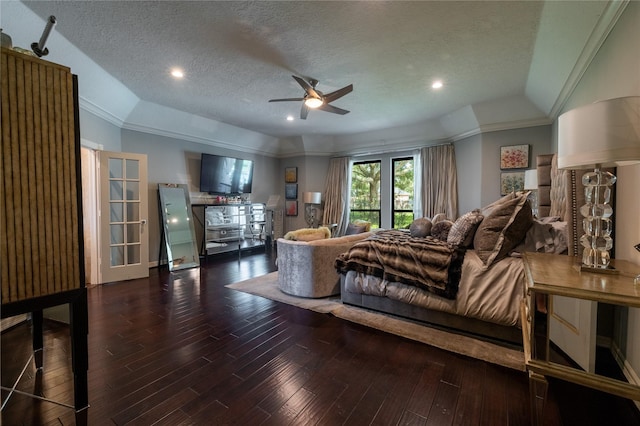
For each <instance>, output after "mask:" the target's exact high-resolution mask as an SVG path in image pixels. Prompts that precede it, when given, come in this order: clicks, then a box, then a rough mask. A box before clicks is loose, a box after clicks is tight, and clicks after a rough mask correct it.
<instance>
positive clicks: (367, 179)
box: [349, 161, 380, 228]
mask: <svg viewBox="0 0 640 426" xmlns="http://www.w3.org/2000/svg"><path fill="white" fill-rule="evenodd" d="M351 170H352V171H351V200H350V206H349V207H350V214H349V220H350V221H351V222H353V221H355V220H366V221H368V222H371V227H372V228H379V227H380V161H367V162H361V163H354V164H353V166H352V169H351Z"/></svg>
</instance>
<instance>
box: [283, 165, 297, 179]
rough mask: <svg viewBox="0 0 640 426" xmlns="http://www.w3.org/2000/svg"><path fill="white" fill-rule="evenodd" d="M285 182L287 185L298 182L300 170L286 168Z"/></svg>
mask: <svg viewBox="0 0 640 426" xmlns="http://www.w3.org/2000/svg"><path fill="white" fill-rule="evenodd" d="M284 181H285V183H296V182H298V168H297V167H285V168H284Z"/></svg>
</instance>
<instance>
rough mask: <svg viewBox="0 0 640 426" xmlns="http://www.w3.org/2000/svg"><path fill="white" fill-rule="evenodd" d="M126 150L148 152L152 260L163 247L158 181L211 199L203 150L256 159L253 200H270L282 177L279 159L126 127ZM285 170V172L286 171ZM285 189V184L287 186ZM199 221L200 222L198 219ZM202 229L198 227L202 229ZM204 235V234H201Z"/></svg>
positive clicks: (195, 198) (197, 197) (195, 197)
mask: <svg viewBox="0 0 640 426" xmlns="http://www.w3.org/2000/svg"><path fill="white" fill-rule="evenodd" d="M122 151H123V152H131V153H140V154H146V155H147V161H148V179H149V187H148V188H149V218H148V220H149V260H150V261H151V262H155V261H157V260H158V253H159V248H160V236H161V233H160V212H159V210H158V184H159V183H182V184H187V185H188V186H189V190H190V196H191V199H192V200H191V201H192V202H193V203H195V202H197V201H206V200H210V199H211V197H209V196H207V195H206V194H202V193H200V192H199V184H200V155H201V153H203V152H204V153H208V154H217V155H228V156H233V157H238V158H245V159H249V160H253V161H254V166H253V167H254V175H253V192H252V193H251V201H253V202H258V203H266V202H267V199H268V198H269V195H271V194H275V193H277V192H276V191H277V190H278V189H279V187H278V183H279V182H278V179H277V178H276V175H275V173H274V172H273V171H274V170H277V169H278V160H277V159H274V158H270V157H264V156H261V155H255V154H246V153H243V152H239V151H233V150H229V149H222V148H216V147H212V146H209V145H203V144H199V143H195V142H188V141H184V140H180V139H173V138H168V137H163V136H157V135H152V134H148V133H142V132H137V131H132V130H122ZM283 173H284V172H283ZM283 190H284V187H283ZM196 224H197V221H196ZM198 229H199V228H197V230H198ZM199 235H200V234H199Z"/></svg>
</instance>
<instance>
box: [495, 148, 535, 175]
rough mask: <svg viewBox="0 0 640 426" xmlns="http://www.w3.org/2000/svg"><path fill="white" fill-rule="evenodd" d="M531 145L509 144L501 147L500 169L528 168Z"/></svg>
mask: <svg viewBox="0 0 640 426" xmlns="http://www.w3.org/2000/svg"><path fill="white" fill-rule="evenodd" d="M528 168H529V145H509V146H501V147H500V169H501V170H508V169H528Z"/></svg>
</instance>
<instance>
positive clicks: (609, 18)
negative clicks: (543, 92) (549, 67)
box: [549, 0, 630, 119]
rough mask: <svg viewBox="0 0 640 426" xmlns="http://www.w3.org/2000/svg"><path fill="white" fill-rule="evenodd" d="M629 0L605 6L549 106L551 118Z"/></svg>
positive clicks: (558, 112) (575, 85) (554, 116)
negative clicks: (565, 79) (558, 92)
mask: <svg viewBox="0 0 640 426" xmlns="http://www.w3.org/2000/svg"><path fill="white" fill-rule="evenodd" d="M629 1H630V0H620V1H611V2H609V4H608V5H607V7H606V8H605V10H604V12H603V13H602V15H601V16H600V19H598V22H597V23H596V25H595V27H594V28H593V31H592V32H591V35H589V39H588V40H587V42H586V44H585V46H584V48H583V49H582V52H580V56H578V60H577V61H576V63H575V64H574V66H573V69H572V70H571V73H570V74H569V77H568V78H567V81H566V82H565V84H564V85H563V86H562V89H561V90H560V94H559V95H558V97H557V98H556V101H555V102H554V104H553V106H552V107H551V111H550V112H549V115H550V116H551V117H552V118H554V119H555V118H557V117H558V115H560V112H561V111H562V109H563V108H564V106H565V104H566V103H567V101H568V100H569V98H570V97H571V95H572V94H573V91H574V90H575V89H576V87H577V86H578V83H580V80H581V79H582V76H583V75H584V73H585V72H586V71H587V68H588V67H589V65H590V64H591V61H593V58H595V56H596V54H597V53H598V51H599V50H600V47H602V45H603V44H604V42H605V40H606V39H607V37H608V36H609V33H610V32H611V30H613V27H614V26H615V25H616V23H617V22H618V19H620V16H621V15H622V13H623V12H624V10H625V8H626V7H627V5H628V4H629Z"/></svg>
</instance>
